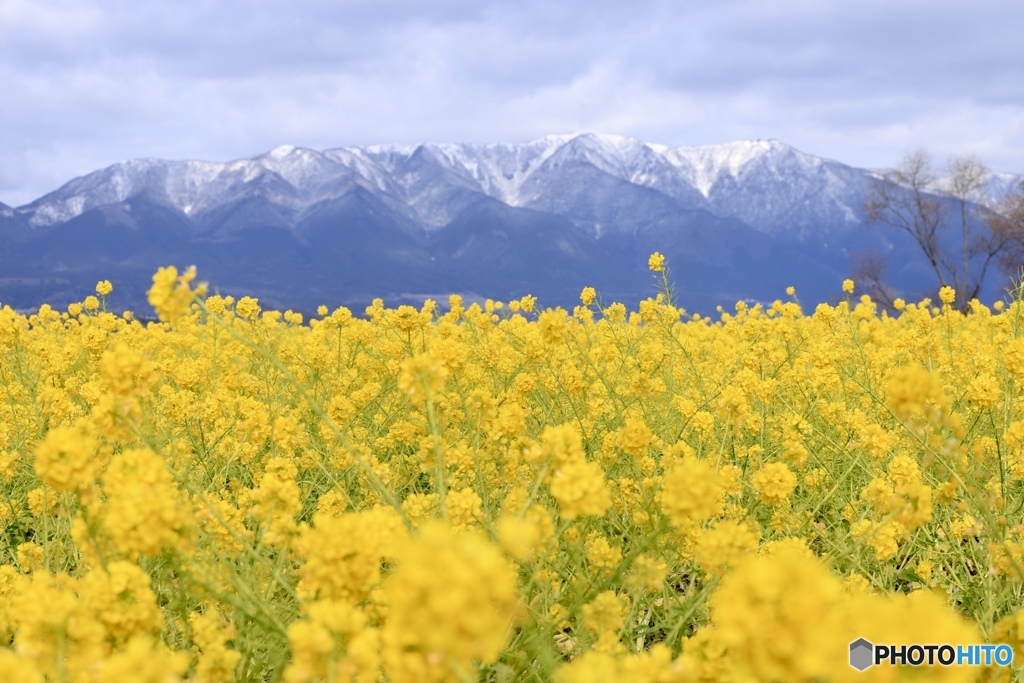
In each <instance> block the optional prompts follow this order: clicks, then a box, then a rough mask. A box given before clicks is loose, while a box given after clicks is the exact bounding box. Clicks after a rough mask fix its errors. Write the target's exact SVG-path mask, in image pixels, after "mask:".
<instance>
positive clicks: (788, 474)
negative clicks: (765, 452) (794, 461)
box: [750, 462, 797, 505]
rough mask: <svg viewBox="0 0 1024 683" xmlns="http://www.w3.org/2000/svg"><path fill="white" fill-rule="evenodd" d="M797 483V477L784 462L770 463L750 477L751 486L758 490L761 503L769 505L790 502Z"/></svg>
mask: <svg viewBox="0 0 1024 683" xmlns="http://www.w3.org/2000/svg"><path fill="white" fill-rule="evenodd" d="M796 483H797V479H796V475H795V474H793V472H792V471H791V470H790V469H789V467H788V466H787V465H786V463H784V462H772V463H768V464H767V465H765V466H764V467H762V468H761V469H760V470H759V471H757V472H755V473H754V474H753V475H752V476H751V477H750V484H751V486H753V487H754V489H756V490H757V492H758V494H759V495H760V497H761V502H763V503H768V504H769V505H779V504H781V503H784V502H786V501H788V500H789V497H790V495H791V494H792V493H793V490H794V489H795V488H796Z"/></svg>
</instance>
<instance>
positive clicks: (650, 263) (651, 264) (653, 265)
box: [647, 251, 665, 273]
mask: <svg viewBox="0 0 1024 683" xmlns="http://www.w3.org/2000/svg"><path fill="white" fill-rule="evenodd" d="M647 267H648V268H649V269H650V270H652V271H653V272H655V273H661V272H663V271H664V270H665V255H664V254H662V253H660V252H657V251H656V252H654V253H653V254H651V256H650V258H648V259H647Z"/></svg>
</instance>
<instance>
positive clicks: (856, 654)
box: [850, 638, 875, 671]
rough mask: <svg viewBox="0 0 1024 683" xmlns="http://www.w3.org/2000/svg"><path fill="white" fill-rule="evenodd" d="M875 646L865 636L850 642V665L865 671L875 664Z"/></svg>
mask: <svg viewBox="0 0 1024 683" xmlns="http://www.w3.org/2000/svg"><path fill="white" fill-rule="evenodd" d="M874 654H875V646H874V645H872V644H871V643H869V642H868V641H867V640H865V639H864V638H858V639H857V640H855V641H853V642H852V643H850V666H852V667H853V668H854V669H856V670H857V671H864V669H867V668H868V667H869V666H871V665H872V664H874V661H873V660H874Z"/></svg>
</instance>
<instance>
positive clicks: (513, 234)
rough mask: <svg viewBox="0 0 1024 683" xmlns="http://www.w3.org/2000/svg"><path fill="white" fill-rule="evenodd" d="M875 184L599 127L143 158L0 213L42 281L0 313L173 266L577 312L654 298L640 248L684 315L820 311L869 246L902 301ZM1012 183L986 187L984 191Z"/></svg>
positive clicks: (920, 284) (776, 159) (303, 293)
mask: <svg viewBox="0 0 1024 683" xmlns="http://www.w3.org/2000/svg"><path fill="white" fill-rule="evenodd" d="M878 176H879V172H877V171H871V170H867V169H858V168H855V167H852V166H847V165H845V164H842V163H840V162H838V161H834V160H831V159H825V158H821V157H816V156H813V155H810V154H806V153H804V152H802V151H799V150H797V149H795V148H793V147H791V146H788V145H785V144H784V143H782V142H779V141H776V140H751V141H739V142H733V143H726V144H723V145H705V146H699V147H668V146H665V145H660V144H655V143H648V142H643V141H641V140H638V139H635V138H629V137H624V136H616V135H608V134H600V133H579V134H567V135H551V136H546V137H543V138H539V139H537V140H533V141H530V142H527V143H522V144H508V143H489V144H484V145H474V144H468V143H421V144H414V145H371V146H364V147H356V146H350V147H337V148H332V149H327V150H323V151H317V150H312V149H308V148H304V147H297V146H293V145H282V146H279V147H277V148H274V149H272V150H270V151H268V152H264V153H262V154H259V155H255V156H251V157H246V158H243V159H236V160H233V161H227V162H213V161H197V160H184V161H167V160H161V159H135V160H129V161H125V162H120V163H117V164H112V165H111V166H108V167H106V168H104V169H99V170H97V171H94V172H92V173H89V174H86V175H84V176H80V177H78V178H74V179H72V180H70V181H69V182H67V183H65V184H64V185H62V186H61V187H59V188H57V189H56V190H54V191H52V192H49V193H47V194H45V195H43V196H42V197H40V198H38V199H36V200H34V201H32V202H30V203H28V204H25V205H23V206H20V207H17V208H13V207H7V206H6V205H2V204H0V238H2V239H0V246H2V247H3V251H2V252H0V266H2V267H4V268H5V269H6V270H7V271H8V272H10V273H14V274H15V275H14V276H13V281H17V282H22V283H27V282H29V281H31V282H32V283H34V284H31V285H29V284H24V286H20V285H18V284H16V283H15V284H13V285H12V284H11V282H12V277H7V278H6V279H5V280H4V282H5V283H7V284H0V302H5V303H6V302H8V301H14V300H16V301H18V302H21V303H22V304H24V303H25V302H26V301H27V302H29V304H30V305H38V303H41V301H37V300H38V299H39V298H40V297H42V298H46V297H49V298H52V299H54V301H56V302H57V303H61V302H63V301H65V300H68V299H69V298H70V299H74V298H76V297H77V298H80V297H81V296H83V294H81V293H78V294H75V293H74V292H75V291H76V290H78V289H80V288H81V287H83V286H85V285H84V284H83V283H87V281H88V280H89V279H90V278H92V277H94V276H97V277H98V278H102V279H114V278H116V277H121V278H123V279H124V280H125V281H126V282H129V283H135V284H134V285H133V286H136V285H137V286H144V285H145V283H146V280H147V278H148V277H149V275H151V270H152V269H155V267H157V266H159V265H166V264H167V263H171V262H174V263H179V264H186V263H197V264H198V265H200V270H201V274H202V276H203V277H204V278H205V279H209V280H210V281H211V282H213V283H214V284H217V283H224V284H225V285H226V286H227V287H228V288H229V289H233V290H234V291H237V292H238V293H252V294H258V295H261V296H263V297H265V298H270V299H275V300H278V301H281V302H282V305H287V304H288V302H289V298H291V299H292V300H294V303H293V304H292V305H293V306H295V307H301V306H306V307H310V306H315V305H316V304H317V303H320V302H322V301H327V300H335V301H338V300H342V301H345V302H346V303H350V302H353V301H355V299H358V298H359V297H363V296H366V295H368V294H369V293H377V294H378V295H381V296H398V297H401V296H404V293H407V292H414V291H415V292H423V291H429V292H438V293H441V292H445V291H449V292H459V291H464V292H481V293H486V295H488V296H493V297H494V298H501V297H510V296H519V295H522V294H525V293H527V292H531V293H543V294H545V295H547V296H548V297H549V298H550V300H551V303H552V304H556V303H557V304H561V305H571V303H572V302H573V300H574V299H575V297H576V295H578V292H579V289H580V288H582V286H586V285H594V286H598V285H600V286H602V287H604V289H605V290H606V291H607V292H608V294H609V296H614V297H616V298H629V297H636V296H643V295H645V292H647V290H649V287H650V282H649V277H648V276H647V275H646V274H645V271H644V268H643V264H644V263H645V259H646V254H647V253H650V252H649V251H648V250H650V251H653V250H660V251H663V252H665V253H666V254H667V255H668V256H669V257H670V263H673V264H674V266H673V267H674V272H675V274H676V275H677V276H678V277H679V278H680V280H681V283H682V284H685V286H686V287H687V289H688V291H689V292H690V294H691V301H692V303H691V304H690V306H691V307H692V308H693V309H695V310H705V311H706V310H708V309H710V308H713V306H715V305H731V304H732V303H735V299H736V298H750V299H761V300H763V299H770V298H774V297H776V296H780V293H781V290H782V289H783V288H784V287H785V286H787V285H790V284H794V285H797V284H799V285H800V286H801V287H803V288H804V290H805V293H806V294H808V295H809V296H810V297H811V298H812V299H817V300H822V299H824V298H826V297H827V296H830V295H832V294H834V293H835V292H836V291H838V282H840V281H841V280H842V279H843V278H844V277H845V276H847V275H848V270H849V261H850V257H851V255H852V254H853V253H854V252H855V251H857V250H859V249H862V248H875V249H878V250H880V251H882V252H883V253H888V254H889V255H890V260H891V261H893V262H894V264H895V266H896V270H895V273H894V282H895V283H896V285H897V287H898V288H900V290H901V291H906V292H908V293H909V292H911V291H913V290H915V289H918V290H922V289H925V287H926V283H925V280H926V277H925V275H924V274H922V272H921V268H920V263H916V262H915V261H914V245H913V244H912V243H910V242H909V241H908V239H907V238H904V237H902V236H901V235H899V234H897V233H895V232H894V231H888V232H887V231H884V230H880V229H877V228H871V226H869V225H868V223H867V221H866V219H865V216H864V213H863V210H862V208H861V207H862V204H863V199H864V197H865V195H866V192H867V190H868V187H869V183H870V182H872V179H873V178H877V177H878ZM1020 178H1021V176H1015V175H1014V174H997V175H994V176H993V182H992V188H991V193H992V194H994V195H995V194H998V193H999V192H1000V191H1005V190H1006V188H1009V187H1011V186H1012V185H1014V184H1015V183H1016V182H1019V180H1020ZM645 252H646V253H645ZM87 254H88V255H89V259H91V261H89V260H87V259H86V258H85V255H87ZM531 254H532V255H533V256H534V259H533V260H532V261H531ZM275 260H278V261H280V263H279V264H277V265H276V266H275ZM332 268H333V269H334V270H337V271H339V272H337V273H335V272H332ZM103 269H105V270H103ZM147 269H150V272H146V271H147ZM312 274H315V275H316V276H315V277H313V276H312ZM19 277H20V280H19ZM41 281H45V282H47V283H49V284H39V283H40V282H41ZM302 283H305V284H304V285H303V284H302ZM93 284H94V282H93ZM19 287H20V288H19ZM246 288H248V289H250V290H252V291H246V292H242V290H243V289H246ZM730 299H732V301H730ZM126 301H128V302H129V303H130V304H131V305H133V306H136V307H139V306H144V305H145V304H144V301H142V300H141V299H140V297H139V296H138V295H136V296H135V297H134V298H130V297H129V298H128V299H126Z"/></svg>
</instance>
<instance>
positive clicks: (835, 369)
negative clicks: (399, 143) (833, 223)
mask: <svg viewBox="0 0 1024 683" xmlns="http://www.w3.org/2000/svg"><path fill="white" fill-rule="evenodd" d="M648 265H649V268H650V269H651V270H652V271H654V272H655V273H657V274H658V275H657V276H656V277H655V278H654V280H655V282H656V283H658V284H657V286H658V287H660V288H661V289H662V291H659V292H656V293H654V294H653V295H652V296H650V297H648V298H646V299H645V300H643V301H641V302H639V304H638V306H637V307H635V308H627V306H626V305H625V304H623V303H621V302H604V301H602V300H601V298H600V296H599V295H598V292H597V291H596V290H595V289H593V288H591V287H587V288H584V289H583V290H582V292H581V296H580V301H581V304H582V305H580V306H577V307H576V308H575V309H574V310H572V311H567V310H564V309H559V308H554V309H552V308H544V307H543V306H542V305H541V304H542V303H543V302H538V300H537V299H536V298H535V297H532V296H529V295H527V296H523V297H522V298H519V299H516V300H513V301H508V302H500V301H491V300H488V301H484V302H480V303H470V302H468V301H464V300H463V299H462V298H461V297H459V296H453V297H451V298H450V299H449V300H448V301H447V306H445V305H442V304H438V303H437V302H434V301H429V300H428V301H426V302H424V304H423V306H422V307H419V308H416V307H413V306H399V307H397V308H394V309H392V308H388V307H386V306H385V305H384V303H383V302H382V301H380V300H375V301H374V302H373V303H372V304H371V305H370V306H369V307H367V308H366V309H365V311H361V312H359V314H358V315H357V314H353V312H352V311H350V310H349V309H347V308H344V307H340V308H337V309H335V310H333V311H332V310H330V309H329V308H328V307H326V306H323V307H320V308H319V309H318V310H317V311H316V312H315V314H313V315H310V314H309V313H310V312H298V311H284V312H279V311H273V310H265V307H264V306H261V304H260V302H259V301H258V300H256V299H255V298H252V297H239V298H237V299H235V298H232V297H227V296H209V297H207V296H206V294H205V289H204V287H203V286H202V285H197V284H196V277H197V276H196V273H195V271H194V270H192V269H190V270H186V271H185V272H184V273H179V271H178V270H176V269H174V268H167V269H161V270H160V271H159V272H158V273H157V274H156V276H155V277H154V281H153V286H152V288H151V289H150V290H149V298H150V301H151V303H152V304H153V306H154V309H155V310H156V313H157V316H158V317H159V318H160V320H159V322H149V323H146V322H142V321H140V320H139V319H137V318H135V317H133V316H130V315H120V316H118V315H115V314H114V313H113V312H112V311H110V310H109V308H110V305H111V303H112V301H113V300H114V299H113V298H112V296H111V295H112V293H113V292H114V287H113V285H112V284H111V283H109V282H106V281H104V282H101V283H99V284H98V285H97V287H96V292H95V295H89V296H87V297H83V300H82V301H81V302H78V303H76V304H73V305H71V306H69V307H68V310H67V311H65V312H62V311H56V310H54V309H53V308H52V307H49V306H43V307H41V308H40V309H39V310H38V311H37V312H35V313H32V314H30V315H22V314H19V313H17V312H15V311H13V310H11V309H10V308H7V307H4V308H0V382H2V383H3V397H4V398H3V400H2V401H0V671H3V672H4V673H6V674H7V675H8V677H10V678H11V679H12V680H25V681H73V682H75V683H77V682H79V681H81V682H83V683H87V682H88V683H91V682H93V681H96V682H99V681H116V680H140V681H150V680H151V681H182V680H188V681H196V682H203V683H214V682H219V681H232V680H284V681H289V682H292V683H314V682H319V681H359V682H371V681H379V680H387V681H398V682H400V681H439V682H440V681H467V680H487V681H501V680H538V681H540V680H554V681H559V682H562V683H573V682H575V681H592V680H603V681H615V682H618V681H623V682H625V681H641V682H650V683H669V682H687V683H689V682H697V681H714V680H731V681H783V680H784V681H816V680H845V679H850V680H860V678H858V676H860V677H863V676H868V675H877V676H878V677H880V678H882V679H887V680H888V679H892V680H899V679H901V678H902V677H903V676H904V674H906V675H907V676H908V677H914V676H917V677H918V678H920V679H922V680H923V679H925V678H927V679H928V680H931V679H936V680H944V679H948V680H965V679H971V678H972V677H974V676H976V675H980V676H986V677H988V678H989V679H991V680H998V679H999V676H1000V675H1001V674H1003V675H1004V678H1006V679H1008V676H1009V672H1001V671H997V670H993V669H985V670H980V669H979V670H974V671H972V670H970V669H969V668H957V667H951V668H948V669H936V668H921V669H901V668H891V669H882V668H879V669H877V670H875V671H874V672H872V673H871V674H860V673H859V672H856V671H855V670H853V669H852V668H851V667H849V665H848V664H847V648H848V647H849V643H850V641H851V640H853V639H855V638H857V637H865V638H867V639H869V640H871V641H873V642H888V643H908V644H912V643H946V642H948V643H952V644H960V643H975V642H979V643H980V642H985V641H986V640H987V641H988V642H1006V643H1009V644H1010V645H1011V646H1013V647H1015V648H1017V649H1018V652H1021V653H1024V617H1022V616H1021V615H1022V612H1021V610H1020V605H1019V604H1018V603H1019V596H1020V591H1021V587H1022V586H1024V569H1022V567H1024V524H1021V522H1020V516H1019V511H1020V510H1021V509H1022V507H1024V391H1022V386H1024V385H1022V384H1021V381H1020V380H1021V378H1022V377H1024V303H1022V302H1021V301H1009V302H1007V303H1006V304H1005V305H1003V306H1001V307H994V309H990V308H988V307H986V306H983V305H981V304H980V303H978V302H974V303H973V304H971V305H970V306H969V307H968V310H967V312H966V313H964V312H961V311H960V310H959V309H954V308H953V307H952V306H950V305H949V303H950V293H949V292H942V293H940V295H939V301H940V302H941V303H943V304H945V305H942V306H933V305H932V303H931V302H930V301H922V302H920V303H907V302H904V301H901V302H900V303H899V308H898V309H897V310H898V313H892V312H886V311H881V310H880V308H879V307H878V306H877V305H876V304H875V303H874V302H872V301H871V300H870V299H868V298H867V297H861V298H860V299H855V298H852V297H851V298H848V299H845V300H841V301H840V303H838V304H837V305H827V304H822V305H819V306H817V307H816V308H815V309H814V310H813V312H805V311H804V310H803V309H802V308H801V303H800V302H799V301H798V300H796V298H795V291H794V292H790V293H789V294H788V296H787V298H786V299H785V300H784V301H783V300H780V301H775V302H772V303H768V304H750V303H744V302H740V303H738V304H737V305H736V307H735V310H730V311H728V312H726V311H721V312H720V314H719V316H718V317H717V318H716V319H714V320H712V319H709V318H705V317H701V316H691V315H688V314H686V313H685V311H684V310H683V309H681V308H678V304H677V303H673V301H675V300H676V297H675V295H674V294H673V292H672V291H671V286H670V283H669V282H668V273H669V269H668V264H667V262H666V260H665V258H664V257H663V256H661V255H660V254H654V255H652V257H651V259H650V261H649V263H648ZM837 289H838V287H837ZM842 289H843V290H844V291H846V292H847V293H848V294H852V292H853V289H854V283H853V282H847V283H844V284H843V285H842ZM115 296H116V295H115ZM1020 656H1024V654H1021V655H1020Z"/></svg>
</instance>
